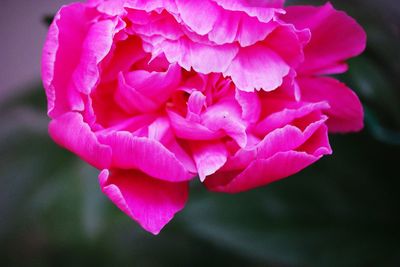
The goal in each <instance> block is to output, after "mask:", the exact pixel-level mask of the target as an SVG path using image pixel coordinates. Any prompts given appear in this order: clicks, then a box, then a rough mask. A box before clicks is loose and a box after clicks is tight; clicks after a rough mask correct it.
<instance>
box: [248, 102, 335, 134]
mask: <svg viewBox="0 0 400 267" xmlns="http://www.w3.org/2000/svg"><path fill="white" fill-rule="evenodd" d="M320 101H321V102H316V103H301V102H299V103H298V105H293V103H290V104H289V105H288V106H287V107H284V108H283V109H282V110H279V111H276V112H273V113H271V114H269V115H268V116H267V117H265V118H264V119H263V120H261V121H259V122H258V123H257V125H256V127H255V128H254V132H255V133H256V134H258V135H260V136H264V135H265V134H267V133H269V132H271V131H272V130H275V129H278V128H281V127H284V126H285V125H287V124H289V123H291V122H292V121H293V120H295V119H298V118H302V117H305V116H306V115H308V114H310V113H312V112H315V111H320V110H324V109H328V108H329V104H328V103H327V102H326V101H325V102H324V101H323V100H322V99H320ZM270 103H271V104H272V102H270ZM280 104H281V103H280ZM296 104H297V103H296Z"/></svg>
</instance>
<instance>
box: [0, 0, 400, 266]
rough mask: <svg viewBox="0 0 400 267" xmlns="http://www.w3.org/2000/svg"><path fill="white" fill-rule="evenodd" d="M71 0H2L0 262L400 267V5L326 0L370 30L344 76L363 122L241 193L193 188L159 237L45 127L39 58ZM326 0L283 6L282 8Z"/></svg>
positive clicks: (395, 0)
mask: <svg viewBox="0 0 400 267" xmlns="http://www.w3.org/2000/svg"><path fill="white" fill-rule="evenodd" d="M68 2H69V1H67V0H35V1H30V0H1V6H2V7H1V9H2V15H1V16H0V22H1V23H0V36H1V42H0V62H1V63H0V64H1V65H0V66H1V67H0V265H1V266H271V267H291V266H293V267H297V266H311V267H313V266H354V267H363V266H366V267H369V266H371V267H373V266H379V267H381V266H393V267H394V266H400V232H399V226H400V224H399V219H400V208H399V205H400V174H399V169H400V168H399V167H400V52H399V49H400V2H399V1H398V0H380V1H376V0H346V1H344V0H332V1H331V2H332V4H333V5H334V6H335V7H336V8H339V9H342V10H346V11H347V12H348V13H349V14H351V15H352V16H353V17H355V18H356V19H357V20H358V21H359V22H360V23H361V24H362V25H363V26H364V28H365V29H366V31H367V33H368V48H367V51H366V52H365V53H364V54H363V55H362V56H360V57H358V58H357V59H354V60H352V61H351V62H350V65H351V66H350V71H349V72H348V73H347V74H345V75H341V76H339V78H340V79H341V80H343V81H345V82H347V83H348V84H349V85H350V86H351V87H352V88H354V90H355V91H356V92H357V93H358V95H359V96H360V98H361V100H362V102H363V105H364V108H365V113H366V117H365V122H366V127H365V129H364V130H363V131H362V132H361V133H357V134H349V135H332V136H331V144H332V147H333V149H334V154H333V155H332V156H330V157H326V158H324V159H323V160H321V161H320V162H318V163H317V164H315V165H313V166H311V167H309V168H307V169H306V170H304V171H302V172H301V173H299V174H297V175H294V176H292V177H290V178H287V179H284V180H281V181H279V182H276V183H273V184H271V185H268V186H266V187H263V188H259V189H256V190H253V191H250V192H246V193H242V194H237V195H224V194H216V193H210V192H206V190H205V189H204V188H203V187H202V186H201V185H200V184H199V183H198V182H194V183H193V184H192V186H191V196H190V199H189V202H188V204H187V206H186V208H185V209H184V210H183V211H182V212H180V213H179V214H178V215H177V216H176V217H175V219H174V220H173V221H172V223H170V224H168V225H167V226H166V228H165V229H164V230H163V231H162V232H161V234H160V235H158V236H152V235H151V234H149V233H147V232H144V231H143V230H141V229H140V227H139V226H138V225H137V224H136V223H134V222H133V221H131V220H130V219H129V218H128V217H127V216H125V215H124V214H123V213H122V212H120V211H119V210H118V209H117V208H116V207H115V206H114V205H113V204H112V203H111V202H109V201H108V200H107V199H106V197H105V196H103V195H102V194H101V193H100V189H99V186H98V181H97V171H96V170H94V169H92V168H91V167H89V166H88V165H87V164H85V163H83V162H82V161H81V160H79V159H78V158H77V157H76V156H74V155H72V154H71V153H69V152H67V151H66V150H63V149H61V148H59V147H58V146H57V145H55V144H54V143H53V142H52V141H51V140H50V138H49V137H48V134H47V123H48V118H47V117H46V101H45V95H44V92H43V89H42V87H41V82H40V57H41V47H42V45H43V42H44V39H45V35H46V31H47V24H46V23H45V20H44V17H45V16H49V15H50V16H51V15H52V14H54V13H55V12H56V10H57V9H58V8H59V7H60V6H61V5H62V4H66V3H68ZM295 2H296V3H301V4H322V2H323V1H312V0H302V1H287V3H288V4H293V3H295Z"/></svg>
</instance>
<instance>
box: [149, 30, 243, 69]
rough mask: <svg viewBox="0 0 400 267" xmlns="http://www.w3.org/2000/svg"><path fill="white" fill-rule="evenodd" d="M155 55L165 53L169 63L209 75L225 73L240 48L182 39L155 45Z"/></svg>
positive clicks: (232, 45)
mask: <svg viewBox="0 0 400 267" xmlns="http://www.w3.org/2000/svg"><path fill="white" fill-rule="evenodd" d="M155 47H156V48H155V49H154V52H153V54H154V53H155V54H158V53H160V52H157V49H159V50H161V52H164V54H165V56H166V57H167V59H168V61H169V62H171V63H175V62H177V63H178V64H179V65H180V66H181V67H182V68H184V69H186V70H187V71H190V69H191V68H193V69H194V70H195V71H196V72H200V73H203V74H209V73H211V72H224V71H225V70H226V69H227V68H228V67H229V65H230V64H231V62H232V60H233V58H234V57H235V56H236V54H237V52H238V50H239V48H238V47H237V46H236V45H234V44H225V45H218V46H217V45H212V44H202V43H196V42H193V41H191V40H190V39H188V38H187V37H182V38H180V39H179V40H164V41H163V42H162V44H161V45H155Z"/></svg>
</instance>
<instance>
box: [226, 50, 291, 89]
mask: <svg viewBox="0 0 400 267" xmlns="http://www.w3.org/2000/svg"><path fill="white" fill-rule="evenodd" d="M289 70H290V68H289V66H288V65H287V64H286V63H285V61H283V59H282V58H281V57H280V56H279V55H277V54H276V53H275V52H274V51H272V50H271V49H270V48H268V47H266V46H264V45H261V44H256V45H254V46H251V47H246V48H242V49H241V50H240V51H239V53H238V55H237V56H236V57H235V59H234V60H233V61H232V64H231V65H230V66H229V68H228V69H227V71H225V72H224V75H225V76H231V77H232V81H233V82H234V83H235V85H236V87H237V88H238V89H239V90H242V91H246V92H253V91H254V90H264V91H272V90H274V89H276V88H277V87H279V86H280V85H281V84H282V80H283V77H285V76H286V75H287V74H288V73H289Z"/></svg>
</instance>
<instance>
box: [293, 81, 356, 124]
mask: <svg viewBox="0 0 400 267" xmlns="http://www.w3.org/2000/svg"><path fill="white" fill-rule="evenodd" d="M298 83H299V86H300V90H301V93H302V98H303V100H304V101H328V103H329V105H330V106H331V108H330V109H328V110H327V111H326V114H327V115H328V116H329V120H328V122H327V125H328V127H329V131H331V132H354V131H359V130H361V129H362V128H363V126H364V123H363V118H364V111H363V108H362V105H361V103H360V100H359V99H358V97H357V95H356V94H355V93H354V92H353V91H352V90H350V89H349V88H347V86H346V85H345V84H343V83H341V82H339V81H337V80H335V79H333V78H328V77H316V78H305V77H302V78H299V79H298Z"/></svg>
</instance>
